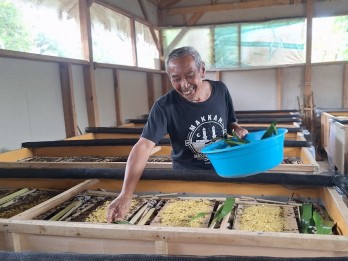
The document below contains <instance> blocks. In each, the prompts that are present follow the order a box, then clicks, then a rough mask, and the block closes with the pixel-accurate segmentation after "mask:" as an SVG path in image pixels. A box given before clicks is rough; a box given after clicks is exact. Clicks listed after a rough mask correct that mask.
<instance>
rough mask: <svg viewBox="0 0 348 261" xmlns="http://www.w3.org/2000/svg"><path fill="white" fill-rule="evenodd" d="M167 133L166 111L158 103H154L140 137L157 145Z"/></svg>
mask: <svg viewBox="0 0 348 261" xmlns="http://www.w3.org/2000/svg"><path fill="white" fill-rule="evenodd" d="M167 133H168V130H167V116H166V111H165V109H164V107H163V106H162V105H161V104H160V103H159V102H158V101H156V102H155V104H154V105H153V107H152V108H151V111H150V114H149V117H148V119H147V123H146V124H145V126H144V129H143V132H142V134H141V137H143V138H146V139H148V140H151V141H153V142H154V143H157V142H158V141H159V140H160V139H162V138H163V136H164V135H166V134H167Z"/></svg>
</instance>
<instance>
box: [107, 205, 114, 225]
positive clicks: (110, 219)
mask: <svg viewBox="0 0 348 261" xmlns="http://www.w3.org/2000/svg"><path fill="white" fill-rule="evenodd" d="M115 214H116V210H115V209H114V208H109V209H108V212H107V214H106V219H107V221H108V223H112V222H113V221H114V220H115Z"/></svg>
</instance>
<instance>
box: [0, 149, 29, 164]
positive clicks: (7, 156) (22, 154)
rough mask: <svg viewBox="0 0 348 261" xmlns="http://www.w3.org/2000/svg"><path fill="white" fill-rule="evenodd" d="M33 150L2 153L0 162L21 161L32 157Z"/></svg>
mask: <svg viewBox="0 0 348 261" xmlns="http://www.w3.org/2000/svg"><path fill="white" fill-rule="evenodd" d="M32 156H33V153H32V151H31V149H26V148H24V149H18V150H12V151H8V152H4V153H0V162H16V161H17V160H19V159H23V158H28V157H32Z"/></svg>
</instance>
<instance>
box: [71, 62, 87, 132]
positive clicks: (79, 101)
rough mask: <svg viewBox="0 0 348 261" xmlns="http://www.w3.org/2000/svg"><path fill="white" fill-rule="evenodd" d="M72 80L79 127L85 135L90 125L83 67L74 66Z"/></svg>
mask: <svg viewBox="0 0 348 261" xmlns="http://www.w3.org/2000/svg"><path fill="white" fill-rule="evenodd" d="M72 78H73V86H74V100H75V110H76V121H77V126H78V127H79V129H80V130H81V132H82V133H85V129H86V127H88V126H89V125H88V115H87V104H86V95H85V85H84V84H85V83H84V79H83V67H82V66H78V65H73V66H72Z"/></svg>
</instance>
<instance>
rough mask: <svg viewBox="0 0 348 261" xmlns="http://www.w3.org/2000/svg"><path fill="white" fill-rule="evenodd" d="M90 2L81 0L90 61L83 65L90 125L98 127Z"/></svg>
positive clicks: (83, 32) (81, 20) (86, 51)
mask: <svg viewBox="0 0 348 261" xmlns="http://www.w3.org/2000/svg"><path fill="white" fill-rule="evenodd" d="M89 4H90V3H89V1H88V0H79V8H80V27H81V38H82V44H83V53H84V57H85V59H86V60H88V61H89V64H88V65H86V66H84V67H83V76H84V83H85V95H86V105H87V115H88V125H89V126H90V127H96V126H99V112H98V105H97V94H96V87H95V75H94V65H93V50H92V32H91V17H90V12H89Z"/></svg>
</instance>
